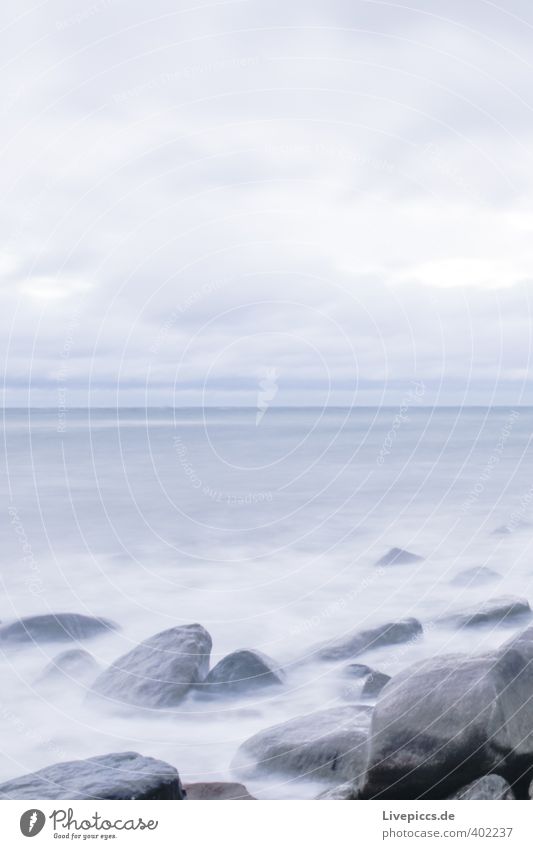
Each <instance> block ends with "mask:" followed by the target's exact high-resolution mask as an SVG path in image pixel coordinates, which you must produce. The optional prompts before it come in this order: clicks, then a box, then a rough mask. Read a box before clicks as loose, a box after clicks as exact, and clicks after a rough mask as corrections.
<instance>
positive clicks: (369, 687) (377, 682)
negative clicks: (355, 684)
mask: <svg viewBox="0 0 533 849" xmlns="http://www.w3.org/2000/svg"><path fill="white" fill-rule="evenodd" d="M390 680H391V677H390V675H385V673H384V672H377V671H374V672H372V673H371V674H370V675H369V676H368V678H367V679H366V681H365V683H364V685H363V690H362V692H361V695H362V697H363V698H364V699H373V698H375V697H376V696H378V695H379V694H380V693H381V691H382V689H383V687H384V686H385V684H388V683H389V681H390Z"/></svg>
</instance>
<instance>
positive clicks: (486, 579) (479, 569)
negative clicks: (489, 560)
mask: <svg viewBox="0 0 533 849" xmlns="http://www.w3.org/2000/svg"><path fill="white" fill-rule="evenodd" d="M497 578H499V579H500V580H501V579H502V576H501V575H500V574H499V572H495V571H494V569H489V568H488V566H474V567H473V568H472V569H464V570H463V571H462V572H458V573H457V575H455V577H453V578H452V580H451V581H450V583H451V584H454V585H455V586H458V587H468V586H470V585H471V584H472V585H476V584H488V583H490V582H491V581H495V580H496V579H497Z"/></svg>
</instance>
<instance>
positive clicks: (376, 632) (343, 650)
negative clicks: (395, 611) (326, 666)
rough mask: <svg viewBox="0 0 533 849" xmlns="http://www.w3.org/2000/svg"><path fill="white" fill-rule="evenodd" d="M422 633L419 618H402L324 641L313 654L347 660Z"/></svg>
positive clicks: (322, 657) (403, 641) (322, 658)
mask: <svg viewBox="0 0 533 849" xmlns="http://www.w3.org/2000/svg"><path fill="white" fill-rule="evenodd" d="M421 634H422V625H421V624H420V622H419V621H418V619H401V620H400V621H398V622H387V624H385V625H379V626H378V627H377V628H369V629H368V630H366V631H352V632H351V633H350V634H347V635H346V636H345V637H341V638H340V639H338V640H331V641H330V642H327V643H323V644H322V645H320V646H318V647H317V648H316V649H315V651H314V652H312V654H313V657H315V658H318V659H319V660H346V659H347V658H349V657H356V656H357V655H358V654H362V653H363V652H365V651H370V650H371V649H378V648H382V647H383V646H391V645H395V644H397V643H405V642H409V641H411V640H415V639H417V638H418V637H419V636H420V635H421Z"/></svg>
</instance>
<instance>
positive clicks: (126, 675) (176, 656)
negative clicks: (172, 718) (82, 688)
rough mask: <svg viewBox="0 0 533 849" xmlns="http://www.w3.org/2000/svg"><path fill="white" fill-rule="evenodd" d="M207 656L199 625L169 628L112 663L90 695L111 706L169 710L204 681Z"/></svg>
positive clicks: (207, 643) (208, 645) (207, 642)
mask: <svg viewBox="0 0 533 849" xmlns="http://www.w3.org/2000/svg"><path fill="white" fill-rule="evenodd" d="M210 653H211V637H210V636H209V634H208V633H207V631H206V630H205V628H202V626H201V625H182V626H180V627H176V628H169V629H168V630H167V631H161V632H160V633H159V634H155V635H154V636H152V637H149V638H148V639H147V640H145V641H144V642H142V643H140V645H138V646H137V647H136V648H134V649H132V651H130V652H128V653H127V654H125V655H123V656H122V657H120V658H119V659H118V660H116V661H115V662H114V663H113V664H112V666H110V667H108V669H106V670H104V672H102V673H101V674H100V675H99V676H98V678H97V679H96V681H95V682H94V684H93V686H92V690H91V693H92V694H93V696H94V695H96V696H98V697H102V698H104V699H106V700H108V701H109V702H112V703H114V704H124V705H134V706H137V707H147V708H167V707H172V706H174V705H177V704H179V702H180V701H181V700H182V699H183V698H184V696H185V695H186V694H187V693H188V692H189V690H190V689H191V687H193V686H194V685H195V684H197V683H198V682H200V681H203V680H204V678H205V676H206V675H207V672H208V669H209V656H210Z"/></svg>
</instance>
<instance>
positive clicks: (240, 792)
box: [185, 781, 255, 801]
mask: <svg viewBox="0 0 533 849" xmlns="http://www.w3.org/2000/svg"><path fill="white" fill-rule="evenodd" d="M185 791H186V793H187V799H188V800H192V801H197V800H200V799H202V800H210V801H214V800H216V799H220V800H230V799H233V800H236V799H240V800H244V799H255V797H254V796H250V794H249V793H248V790H247V789H246V787H245V786H244V784H237V783H236V782H232V781H206V782H204V781H200V782H198V783H197V784H186V785H185Z"/></svg>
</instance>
